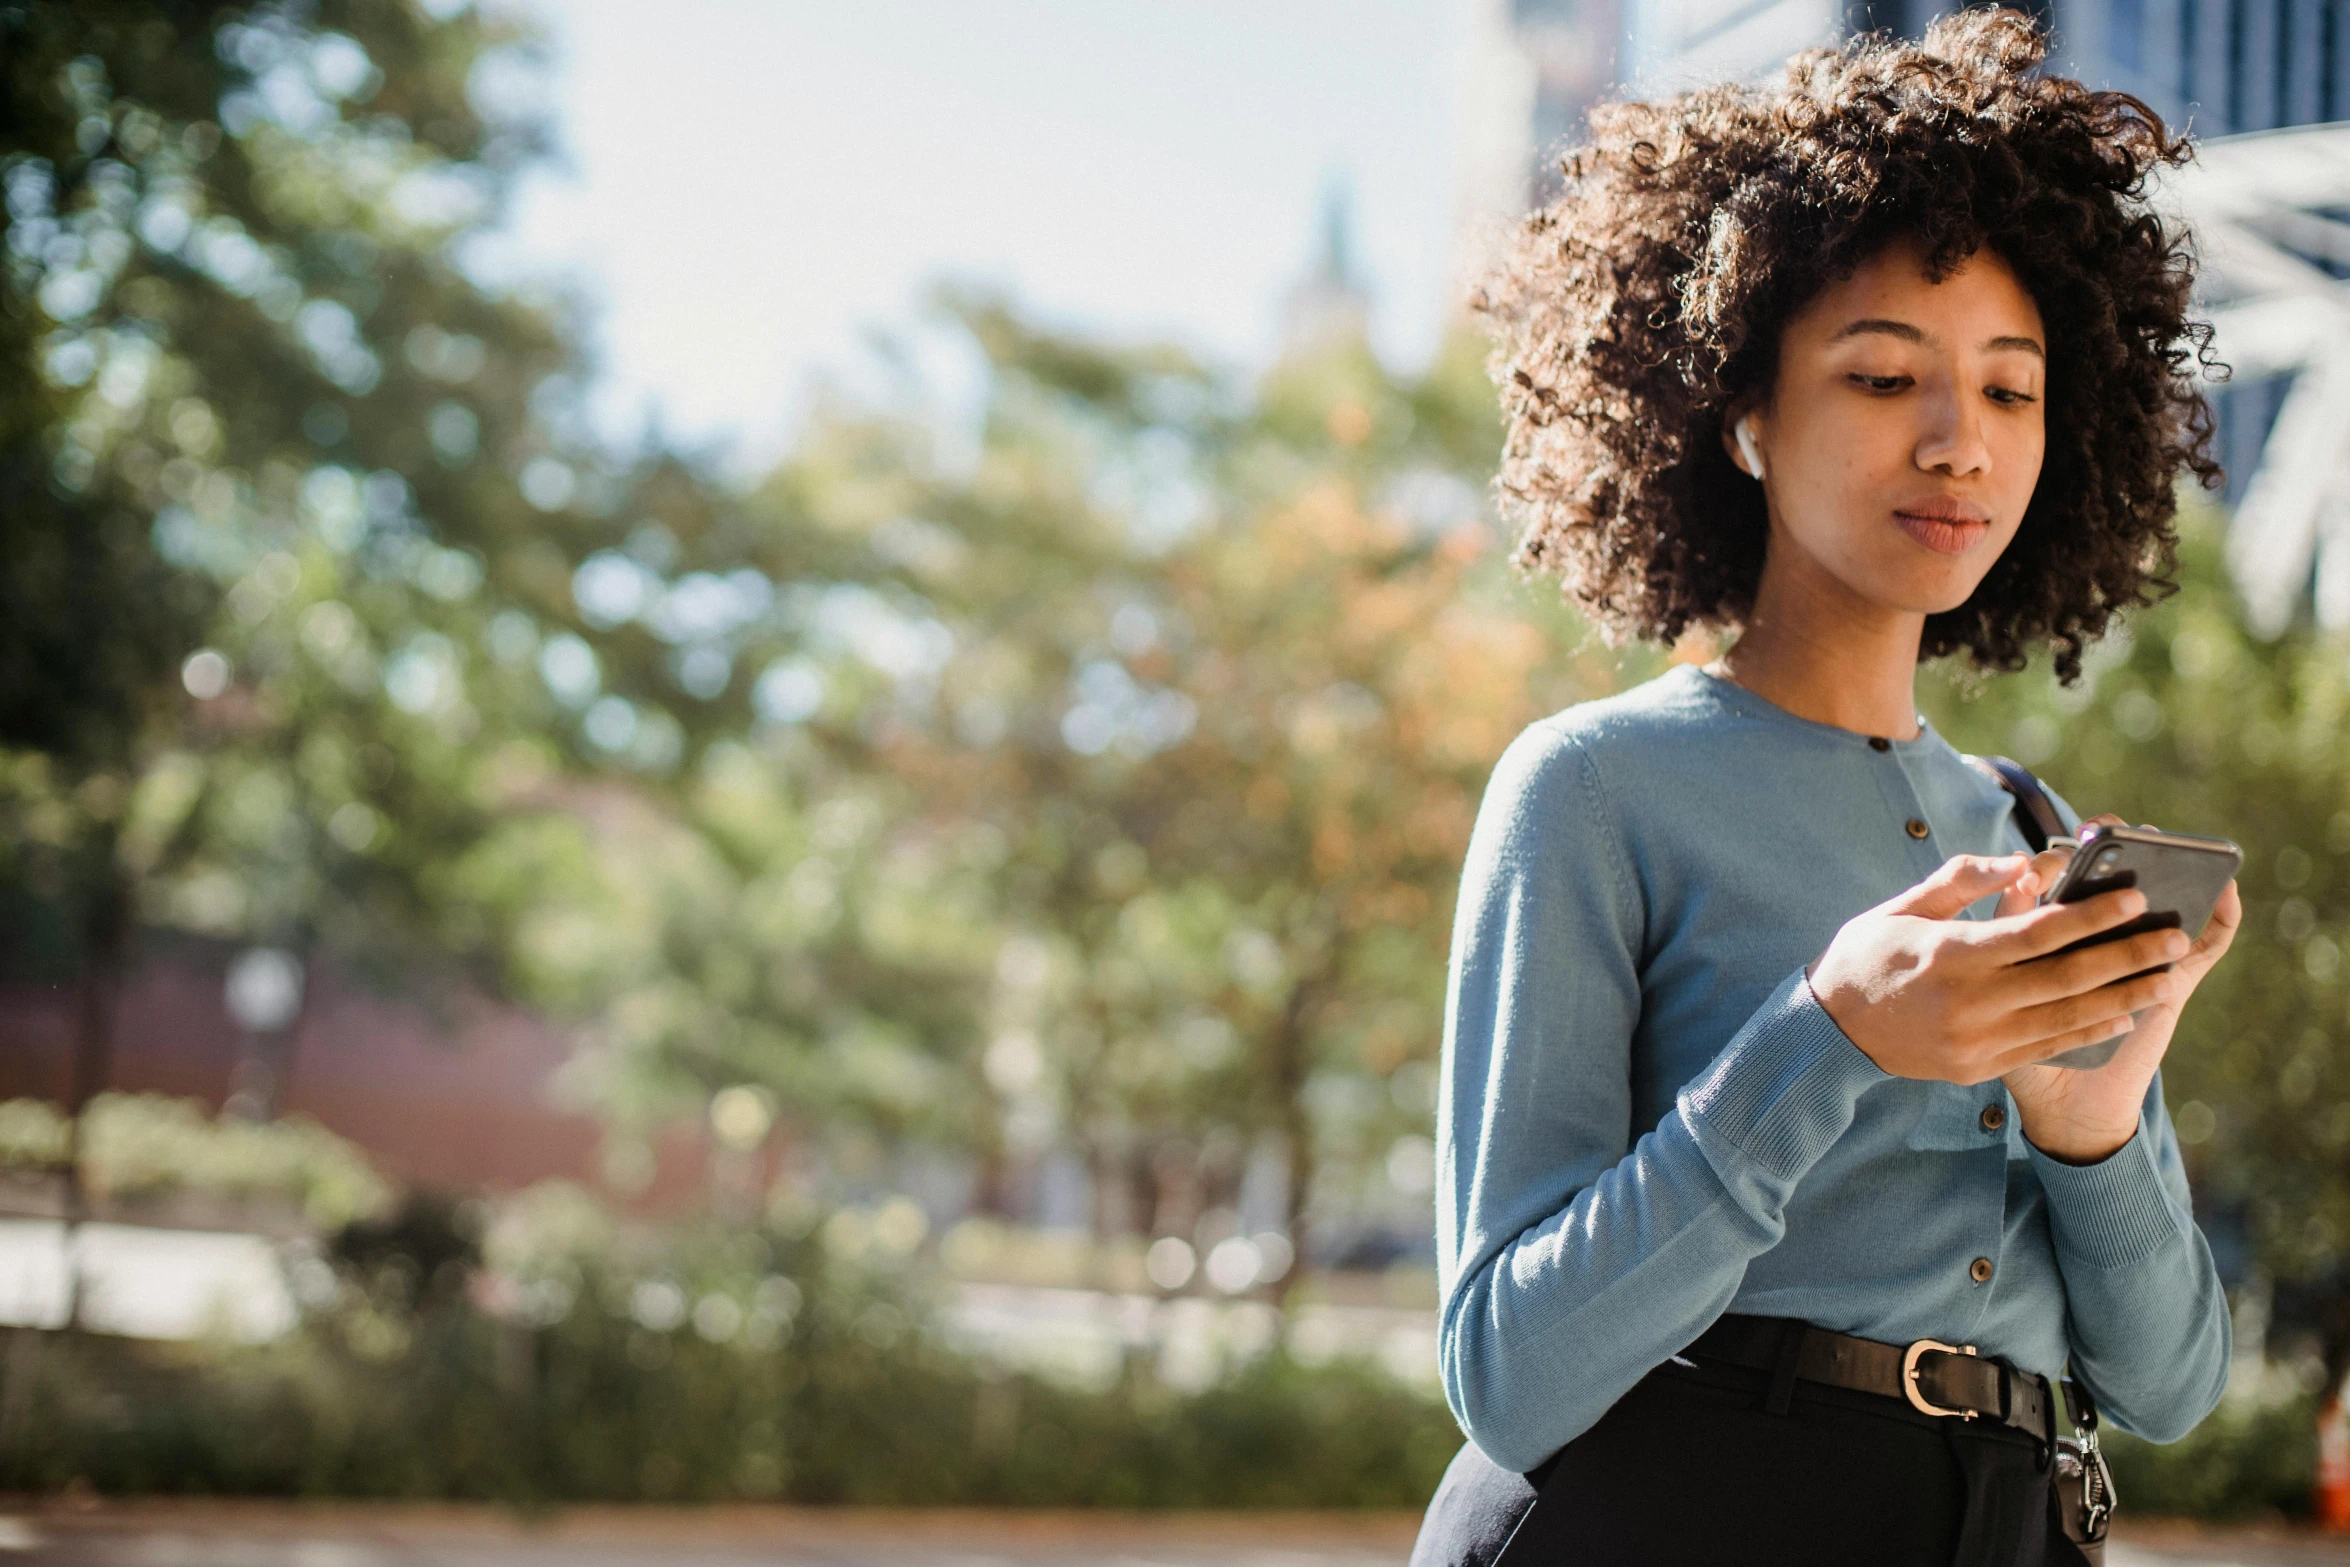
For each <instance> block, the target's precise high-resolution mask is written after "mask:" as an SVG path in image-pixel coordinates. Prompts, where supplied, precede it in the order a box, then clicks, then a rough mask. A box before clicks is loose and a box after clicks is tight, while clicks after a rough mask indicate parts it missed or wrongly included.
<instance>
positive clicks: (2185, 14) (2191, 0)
mask: <svg viewBox="0 0 2350 1567" xmlns="http://www.w3.org/2000/svg"><path fill="white" fill-rule="evenodd" d="M2202 30H2203V10H2202V7H2201V6H2199V5H2198V4H2196V0H2179V102H2181V103H2183V104H2192V103H2194V102H2195V101H2196V96H2197V94H2196V88H2197V87H2198V86H2200V85H2201V84H2200V83H2198V82H2197V81H2196V79H2195V60H2196V58H2197V56H2198V54H2199V53H2200V50H2199V49H2198V48H2197V45H2198V44H2199V43H2200V42H2201V41H2202V40H2201V38H2200V36H2199V35H2200V34H2201V33H2202Z"/></svg>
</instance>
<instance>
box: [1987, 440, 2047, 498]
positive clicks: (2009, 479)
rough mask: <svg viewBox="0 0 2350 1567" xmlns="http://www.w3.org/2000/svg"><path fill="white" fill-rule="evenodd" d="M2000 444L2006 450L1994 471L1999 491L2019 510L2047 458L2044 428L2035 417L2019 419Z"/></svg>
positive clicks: (2038, 477)
mask: <svg viewBox="0 0 2350 1567" xmlns="http://www.w3.org/2000/svg"><path fill="white" fill-rule="evenodd" d="M2002 444H2003V445H2004V447H2005V450H2003V451H2001V452H2000V453H1999V456H1998V461H1997V466H1996V468H1995V470H1994V471H1995V472H1996V473H1997V474H1998V476H1999V478H2000V480H2001V481H2002V482H2001V483H2000V486H1999V488H2000V490H2001V492H2002V493H2003V494H2004V495H2005V496H2006V498H2007V499H2008V500H2009V502H2010V503H2011V504H2012V505H2013V506H2014V507H2015V508H2016V510H2017V511H2019V512H2020V511H2021V510H2022V509H2023V507H2024V506H2025V504H2026V503H2028V502H2029V501H2030V500H2031V498H2032V491H2033V490H2034V489H2036V488H2038V486H2039V483H2040V469H2041V467H2042V465H2043V464H2045V463H2046V462H2047V460H2048V431H2047V427H2046V426H2045V425H2044V424H2043V423H2042V422H2041V421H2040V420H2038V419H2028V420H2027V419H2019V420H2017V421H2016V428H2015V429H2014V430H2013V431H2012V432H2010V434H2009V436H2008V439H2007V440H2006V441H2005V442H2004V443H2002Z"/></svg>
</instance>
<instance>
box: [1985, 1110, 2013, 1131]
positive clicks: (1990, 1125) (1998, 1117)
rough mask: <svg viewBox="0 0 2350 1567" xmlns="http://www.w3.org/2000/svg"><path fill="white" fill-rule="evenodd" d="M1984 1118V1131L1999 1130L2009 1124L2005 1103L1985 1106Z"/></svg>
mask: <svg viewBox="0 0 2350 1567" xmlns="http://www.w3.org/2000/svg"><path fill="white" fill-rule="evenodd" d="M1982 1120H1983V1130H1984V1131H1986V1132H1996V1131H1998V1130H1999V1129H2000V1128H2001V1127H2003V1126H2005V1125H2006V1124H2007V1107H2006V1106H2004V1105H1985V1106H1983V1117H1982Z"/></svg>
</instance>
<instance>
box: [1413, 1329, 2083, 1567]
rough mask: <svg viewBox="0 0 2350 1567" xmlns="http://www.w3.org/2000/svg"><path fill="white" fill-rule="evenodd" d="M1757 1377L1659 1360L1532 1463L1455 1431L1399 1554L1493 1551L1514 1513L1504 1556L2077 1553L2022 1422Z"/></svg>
mask: <svg viewBox="0 0 2350 1567" xmlns="http://www.w3.org/2000/svg"><path fill="white" fill-rule="evenodd" d="M1768 1380H1769V1379H1768V1378H1767V1377H1766V1376H1765V1375H1764V1374H1763V1373H1762V1372H1759V1371H1748V1370H1746V1369H1744V1368H1742V1367H1735V1366H1722V1365H1714V1364H1708V1365H1703V1366H1700V1367H1698V1368H1696V1369H1689V1368H1686V1367H1683V1366H1679V1365H1675V1364H1672V1363H1670V1362H1668V1363H1666V1364H1665V1365H1662V1366H1659V1367H1658V1368H1657V1369H1656V1370H1654V1371H1652V1372H1650V1373H1649V1374H1648V1376H1647V1377H1646V1378H1644V1379H1643V1380H1642V1381H1641V1382H1640V1383H1639V1384H1638V1385H1637V1386H1635V1387H1634V1388H1633V1389H1632V1391H1631V1392H1629V1393H1627V1394H1625V1395H1624V1396H1623V1397H1622V1398H1621V1399H1619V1400H1617V1402H1616V1405H1615V1407H1614V1408H1612V1409H1610V1410H1609V1411H1608V1412H1607V1413H1606V1414H1605V1415H1603V1416H1601V1417H1600V1420H1599V1423H1598V1424H1597V1425H1594V1426H1593V1427H1592V1428H1591V1429H1590V1430H1588V1431H1586V1432H1584V1433H1583V1434H1582V1435H1581V1436H1579V1437H1577V1438H1575V1440H1574V1441H1572V1442H1569V1443H1568V1444H1567V1445H1566V1446H1565V1447H1564V1448H1562V1449H1561V1450H1560V1451H1559V1453H1558V1454H1557V1456H1555V1457H1554V1458H1552V1459H1551V1460H1550V1462H1549V1463H1548V1464H1545V1465H1544V1466H1543V1467H1542V1468H1539V1469H1537V1470H1535V1471H1534V1472H1533V1473H1532V1474H1531V1475H1520V1474H1513V1473H1512V1472H1510V1471H1509V1470H1506V1469H1503V1468H1501V1467H1499V1466H1498V1465H1496V1464H1495V1463H1494V1462H1493V1461H1492V1460H1491V1459H1489V1458H1487V1457H1486V1456H1485V1455H1484V1454H1483V1453H1481V1452H1479V1451H1478V1450H1477V1448H1476V1447H1475V1446H1474V1445H1473V1444H1472V1445H1470V1446H1466V1447H1463V1448H1462V1449H1461V1451H1460V1456H1458V1457H1457V1458H1455V1459H1454V1460H1453V1461H1452V1467H1451V1468H1450V1469H1448V1470H1447V1471H1446V1472H1445V1476H1444V1482H1443V1483H1442V1484H1441V1485H1439V1486H1438V1487H1437V1488H1436V1496H1435V1498H1434V1499H1433V1500H1432V1501H1430V1502H1429V1504H1428V1516H1427V1518H1426V1520H1425V1521H1424V1522H1423V1523H1422V1524H1421V1526H1420V1538H1419V1543H1418V1544H1417V1545H1416V1546H1415V1547H1414V1548H1413V1550H1412V1562H1411V1567H1492V1564H1493V1563H1494V1562H1495V1561H1497V1560H1498V1559H1499V1558H1500V1556H1501V1553H1502V1548H1503V1546H1504V1544H1505V1543H1507V1542H1508V1541H1509V1540H1510V1537H1511V1535H1512V1533H1513V1532H1515V1531H1517V1529H1518V1528H1519V1525H1520V1521H1521V1520H1523V1521H1524V1524H1525V1529H1526V1534H1525V1538H1523V1539H1521V1540H1519V1541H1518V1542H1517V1543H1516V1544H1515V1545H1514V1546H1512V1547H1511V1549H1510V1553H1509V1564H1508V1567H1586V1564H1589V1567H1645V1564H1649V1563H1657V1564H1666V1563H1670V1564H1674V1567H1683V1564H1688V1563H1695V1562H1706V1563H1742V1562H1758V1563H1779V1562H1790V1563H1797V1562H1799V1563H1804V1564H1806V1567H1845V1564H1850V1567H2083V1563H2084V1562H2085V1558H2084V1557H2083V1556H2082V1555H2081V1553H2080V1551H2079V1549H2078V1548H2077V1547H2075V1546H2074V1545H2073V1544H2072V1543H2071V1542H2070V1541H2068V1540H2066V1539H2065V1537H2064V1533H2063V1530H2062V1528H2061V1526H2060V1525H2059V1522H2058V1519H2057V1514H2056V1507H2055V1501H2054V1496H2053V1493H2052V1492H2051V1490H2050V1488H2049V1484H2048V1471H2047V1468H2046V1457H2045V1455H2044V1453H2043V1452H2042V1450H2041V1444H2040V1443H2038V1442H2037V1441H2035V1440H2033V1439H2032V1438H2031V1437H2028V1436H2026V1435H2024V1434H2023V1433H2022V1432H2019V1431H2016V1430H2013V1429H2011V1428H2009V1427H2006V1426H1998V1425H1993V1424H1991V1423H1989V1422H1986V1421H1980V1420H1977V1421H1960V1420H1950V1419H1940V1418H1937V1417H1935V1416H1932V1415H1925V1414H1920V1413H1919V1412H1918V1411H1916V1410H1914V1409H1912V1408H1910V1406H1909V1405H1908V1404H1907V1403H1906V1402H1904V1401H1903V1400H1901V1399H1898V1398H1891V1397H1886V1396H1881V1395H1878V1394H1874V1393H1855V1392H1849V1391H1847V1390H1845V1389H1843V1388H1836V1387H1826V1386H1822V1385H1820V1384H1818V1383H1814V1382H1798V1383H1796V1384H1795V1391H1794V1396H1793V1400H1792V1402H1791V1403H1790V1404H1789V1406H1788V1408H1787V1411H1786V1413H1784V1414H1773V1413H1770V1412H1769V1411H1768V1410H1767V1409H1765V1407H1764V1401H1765V1395H1766V1393H1767V1391H1768V1387H1767V1383H1768ZM1537 1493H1539V1496H1540V1505H1539V1506H1538V1507H1537V1506H1536V1505H1535V1503H1536V1497H1537ZM1530 1510H1531V1516H1529V1512H1530Z"/></svg>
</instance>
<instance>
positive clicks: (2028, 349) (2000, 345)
mask: <svg viewBox="0 0 2350 1567" xmlns="http://www.w3.org/2000/svg"><path fill="white" fill-rule="evenodd" d="M1870 333H1874V334H1876V335H1878V336H1881V337H1898V338H1900V339H1901V340H1902V341H1903V342H1905V343H1923V342H1924V341H1925V340H1926V334H1925V333H1923V332H1921V331H1919V330H1918V329H1917V328H1916V327H1914V326H1912V325H1910V324H1909V323H1908V322H1907V321H1891V320H1887V319H1886V318H1885V317H1883V316H1867V317H1864V318H1862V319H1861V320H1858V321H1853V322H1848V323H1846V325H1845V326H1844V328H1843V330H1842V331H1840V332H1838V333H1837V334H1836V335H1835V336H1834V337H1832V338H1830V339H1828V341H1830V342H1832V343H1840V342H1842V341H1844V339H1846V338H1848V337H1861V336H1865V335H1868V334H1870ZM1983 347H1984V348H1986V349H1991V350H2008V351H2012V352H2015V353H2024V354H2030V355H2031V356H2032V357H2033V358H2035V359H2038V360H2041V361H2042V362H2046V360H2047V358H2048V351H2047V350H2046V349H2044V348H2042V347H2041V346H2040V344H2039V343H2038V342H2037V341H2036V340H2034V339H2032V338H2029V337H1995V338H1992V339H1991V340H1990V341H1989V342H1987V343H1985V344H1984V345H1983Z"/></svg>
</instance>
